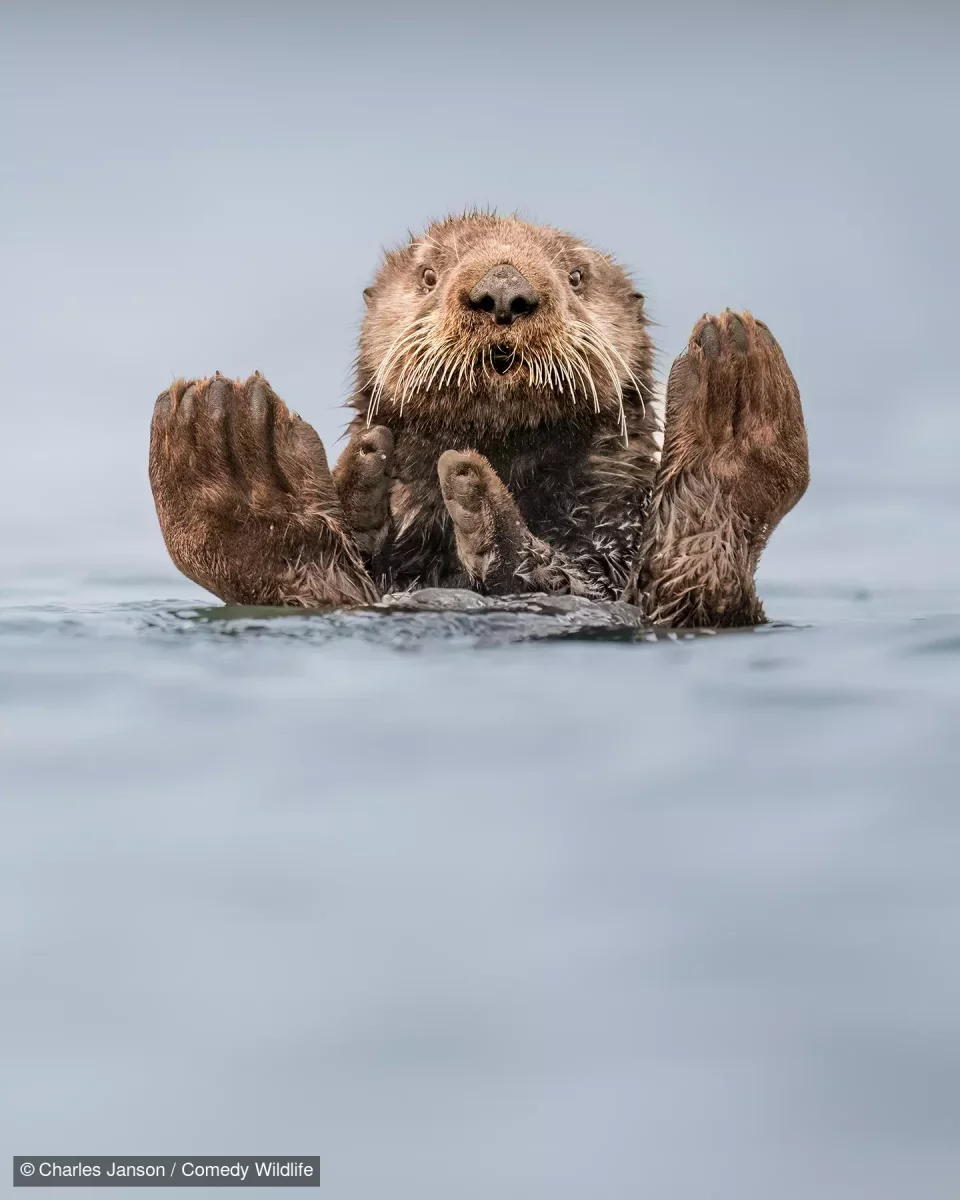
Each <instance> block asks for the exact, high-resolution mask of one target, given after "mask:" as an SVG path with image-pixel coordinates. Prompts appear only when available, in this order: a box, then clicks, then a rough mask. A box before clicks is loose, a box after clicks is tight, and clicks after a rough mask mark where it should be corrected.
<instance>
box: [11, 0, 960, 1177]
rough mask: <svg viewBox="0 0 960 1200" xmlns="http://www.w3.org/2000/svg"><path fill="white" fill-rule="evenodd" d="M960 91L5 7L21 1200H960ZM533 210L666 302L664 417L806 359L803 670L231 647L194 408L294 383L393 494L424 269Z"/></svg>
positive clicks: (820, 49) (935, 38)
mask: <svg viewBox="0 0 960 1200" xmlns="http://www.w3.org/2000/svg"><path fill="white" fill-rule="evenodd" d="M957 35H958V28H957V17H956V15H955V14H953V13H948V11H947V7H946V5H944V6H942V8H938V7H934V6H933V5H922V4H921V5H912V6H910V7H909V9H907V10H904V9H902V8H898V9H896V10H894V9H893V8H892V7H891V8H884V7H883V6H874V7H873V8H871V9H869V10H868V9H867V8H866V7H861V8H854V7H851V6H849V5H846V6H844V5H840V6H833V5H830V6H828V5H825V4H824V5H820V6H818V5H813V6H810V5H806V6H800V5H794V6H790V7H789V8H787V7H786V6H779V7H777V8H771V7H770V6H766V7H764V6H760V5H757V6H754V7H748V6H739V7H738V6H737V5H730V4H724V5H719V4H718V5H715V6H706V5H692V6H691V5H683V6H682V7H681V6H667V5H663V6H658V7H657V8H653V9H650V8H645V7H638V6H635V5H634V6H630V7H628V6H626V5H623V6H620V7H616V6H613V5H609V4H603V3H590V4H584V5H583V6H582V7H580V8H578V9H574V8H571V7H565V6H562V5H558V6H551V7H549V8H547V7H538V8H534V7H528V6H523V5H519V4H517V5H509V6H507V5H499V4H496V3H489V4H484V5H472V6H470V8H464V7H459V6H454V5H451V6H448V7H442V8H441V7H439V6H433V7H428V6H423V5H416V4H414V5H404V6H395V7H391V8H387V7H386V6H364V5H354V6H352V7H347V8H339V9H337V10H336V11H333V10H329V11H325V10H322V9H320V8H319V7H314V8H311V7H309V6H306V5H289V4H283V3H273V4H270V5H258V6H252V5H249V6H248V5H244V4H235V5H230V6H229V7H227V6H203V5H200V6H197V5H191V6H189V7H187V6H178V5H176V4H169V3H166V4H163V5H160V4H156V5H124V6H116V7H113V8H107V7H104V6H98V5H94V4H88V3H84V4H72V5H66V4H62V5H54V4H43V3H34V4H29V5H28V4H19V5H17V4H11V3H9V2H8V3H2V4H0V218H2V220H0V284H2V286H0V366H2V374H0V411H2V414H3V431H2V435H0V552H2V557H0V564H2V575H0V977H2V979H3V983H2V985H0V1154H12V1153H13V1152H14V1150H16V1151H17V1152H18V1153H33V1152H36V1151H40V1152H56V1153H57V1154H73V1153H77V1154H81V1153H86V1154H89V1153H103V1152H105V1153H124V1154H136V1153H140V1154H150V1153H194V1152H202V1153H206V1154H210V1153H215V1154H219V1153H248V1154H249V1153H255V1154H259V1153H270V1152H278V1151H279V1152H282V1153H286V1152H288V1151H290V1150H295V1151H297V1152H298V1153H302V1154H307V1153H313V1154H319V1155H321V1157H322V1158H323V1160H324V1163H325V1170H326V1175H325V1185H326V1189H327V1193H328V1194H329V1195H330V1196H331V1197H338V1198H347V1200H372V1198H373V1197H382V1196H387V1195H389V1196H398V1197H418V1198H419V1200H434V1198H436V1200H450V1198H451V1197H469V1198H472V1197H476V1198H477V1200H480V1198H483V1200H487V1198H489V1197H491V1196H505V1197H513V1196H516V1197H523V1198H524V1200H541V1198H542V1200H547V1198H549V1200H566V1198H568V1197H569V1198H570V1200H573V1198H576V1200H581V1198H582V1197H584V1196H596V1197H598V1200H608V1198H609V1200H621V1198H622V1200H626V1198H627V1197H636V1196H641V1195H649V1196H652V1197H660V1196H663V1197H670V1198H671V1200H703V1198H704V1197H708V1196H709V1197H730V1198H731V1200H733V1198H736V1200H745V1198H749V1200H753V1198H754V1197H755V1198H756V1200H767V1198H768V1197H770V1196H777V1197H779V1198H781V1200H808V1198H809V1197H810V1196H814V1195H815V1196H817V1197H818V1198H820V1200H862V1197H864V1196H870V1197H871V1198H872V1200H903V1197H905V1196H909V1197H917V1198H920V1200H927V1198H928V1197H929V1200H942V1198H943V1197H944V1196H947V1195H951V1194H956V1191H957V1186H958V1183H960V1141H958V1138H957V1114H958V1113H960V1054H958V1043H957V1032H956V1031H957V1013H958V1012H960V971H958V968H957V962H958V957H957V953H956V946H957V938H958V930H960V884H958V878H957V862H958V861H960V822H958V819H957V813H956V802H955V796H956V792H957V788H956V779H957V772H958V767H960V757H958V748H957V732H956V731H957V728H958V720H960V703H958V696H960V688H958V663H960V558H958V555H957V551H956V546H957V540H958V539H957V532H956V531H957V524H958V515H960V513H958V508H960V485H958V479H957V471H956V458H957V441H958V432H960V415H958V413H960V405H958V399H960V397H958V394H957V386H956V382H955V366H954V359H955V357H956V349H955V347H956V334H955V328H956V317H955V311H954V310H955V295H956V290H957V289H956V280H957V277H958V268H960V262H958V246H957V237H956V219H957V213H958V211H960V205H958V199H960V194H958V193H960V186H958V184H960V179H958V165H957V154H956V128H955V126H956V114H957V112H958V108H960V71H958V69H957V57H958V55H957V46H958V37H957ZM486 204H491V205H498V206H500V207H502V208H503V209H506V210H510V209H513V208H517V209H519V210H520V211H521V212H522V213H524V214H526V215H528V216H530V217H532V218H535V219H538V220H544V221H548V222H553V223H556V224H559V225H562V226H566V227H569V228H570V229H572V230H574V231H575V232H576V233H577V234H579V235H581V236H583V237H584V238H586V239H588V240H592V241H593V242H594V243H596V244H597V245H599V246H602V247H604V248H606V249H610V250H612V251H614V252H615V253H616V254H617V255H618V256H619V257H620V258H621V259H622V260H623V261H624V262H625V263H627V264H628V265H629V266H630V267H631V269H632V270H633V271H634V272H635V276H636V278H637V281H638V283H639V285H640V286H641V288H642V289H643V290H644V291H645V292H646V293H647V295H648V298H649V309H650V312H651V314H652V315H653V316H654V317H655V318H656V319H657V321H658V322H659V323H660V327H659V329H658V331H657V333H658V337H659V343H660V345H661V347H662V350H663V357H662V359H661V364H662V365H663V366H664V367H666V366H667V365H668V363H669V360H670V358H671V357H672V355H673V354H674V353H676V352H677V351H678V350H680V349H681V348H682V346H683V344H684V341H685V339H686V336H687V334H688V332H689V329H690V328H691V326H692V325H693V323H694V321H695V320H696V319H697V317H698V316H699V315H700V314H701V313H702V312H703V311H704V310H708V309H711V310H716V309H718V308H722V307H724V306H726V305H728V304H729V305H732V306H741V305H747V306H749V307H750V308H751V309H752V310H753V311H755V312H756V313H757V315H759V316H761V317H763V318H764V319H765V320H767V321H768V322H769V323H770V325H771V326H772V328H773V329H774V331H775V332H776V334H777V335H778V337H779V339H780V340H781V342H782V344H783V345H784V347H785V349H786V351H787V353H788V357H789V359H790V361H791V364H792V365H793V367H794V370H795V373H796V375H797V378H798V381H799V383H800V386H801V390H802V392H803V397H804V405H805V411H806V413H807V417H808V423H809V429H810V440H811V453H812V459H813V484H812V486H811V490H810V492H809V494H808V496H807V497H806V498H805V499H804V501H803V502H802V504H801V505H800V507H799V508H798V509H797V510H796V511H795V512H794V513H792V514H791V515H790V517H789V518H788V519H787V520H786V522H785V523H784V525H783V527H782V528H781V529H780V530H779V531H778V532H777V534H776V536H775V538H774V540H773V543H772V545H771V546H770V548H769V550H768V552H767V554H766V555H765V558H764V562H763V564H762V567H761V573H760V579H761V590H762V593H763V595H764V597H765V599H766V601H767V606H768V610H769V612H770V614H771V615H772V616H773V617H775V618H777V619H778V620H781V621H786V622H791V623H793V624H795V625H798V626H801V627H802V628H797V629H791V630H777V629H773V630H768V631H767V632H766V633H760V634H749V633H748V634H742V635H735V636H725V637H717V638H712V639H710V638H707V639H703V640H701V641H695V642H689V643H687V642H679V643H676V644H674V643H671V642H663V643H658V644H656V645H647V644H643V645H638V646H615V645H596V644H591V643H582V642H581V643H567V644H562V645H550V646H514V647H504V648H498V649H486V650H483V651H482V652H481V651H478V650H475V649H474V648H473V647H474V643H475V641H476V634H477V631H476V630H475V629H474V630H473V631H472V632H471V630H468V629H463V630H460V631H459V633H460V636H459V637H456V638H452V639H449V640H441V639H440V637H439V636H437V637H436V638H434V639H433V640H431V639H424V638H422V637H420V636H419V635H417V634H416V631H414V632H413V634H411V635H410V637H409V638H408V639H407V640H406V643H405V644H407V645H409V646H411V647H412V648H413V649H412V650H411V652H410V653H406V654H404V653H399V652H398V651H397V649H396V643H397V641H398V640H401V641H402V640H403V638H401V637H400V635H399V634H396V636H394V634H384V633H382V632H381V633H379V634H378V633H377V629H375V628H374V626H373V625H371V624H370V623H367V624H366V625H364V624H363V623H362V622H358V621H353V620H351V619H350V618H344V619H343V620H341V621H339V622H337V621H335V620H333V619H330V620H328V619H325V618H321V617H314V618H310V619H306V620H289V619H284V620H279V621H272V622H266V621H264V622H259V623H257V622H254V623H252V624H250V623H247V624H244V623H243V622H238V621H227V620H223V619H220V617H217V619H207V618H205V617H203V615H202V614H201V615H200V616H195V615H194V614H193V610H194V609H195V607H196V605H197V603H206V602H208V601H209V598H204V596H203V594H202V593H200V592H199V590H198V589H197V588H195V587H194V586H193V585H192V584H190V583H188V582H187V581H185V580H183V579H182V578H181V577H180V576H179V575H178V574H177V573H176V572H175V571H174V569H173V567H172V566H171V565H170V563H169V561H168V560H167V557H166V554H165V552H164V549H163V545H162V542H161V539H160V536H159V532H158V530H157V527H156V520H155V517H154V514H153V510H152V504H151V499H150V495H149V489H148V486H147V480H146V446H147V427H148V421H149V415H150V408H151V404H152V401H153V398H154V397H155V396H156V394H157V393H158V392H159V391H161V390H162V389H163V388H164V387H165V386H166V385H167V384H168V383H169V381H170V380H171V379H172V378H173V377H174V376H175V375H176V374H191V373H206V372H209V371H212V370H216V369H221V370H223V371H225V372H230V373H235V374H239V375H244V374H246V373H247V372H249V371H250V370H252V369H253V368H260V369H262V370H263V371H264V372H265V373H266V374H267V375H268V377H269V378H270V379H271V381H272V382H273V383H274V385H275V386H276V387H277V388H278V390H279V391H280V392H281V394H282V395H284V397H285V398H286V399H287V400H288V401H289V402H290V403H291V404H292V405H293V406H295V407H296V408H297V409H299V410H300V411H301V412H302V413H303V414H304V415H305V416H307V417H308V418H310V419H312V420H314V422H315V423H316V425H317V427H318V428H319V430H320V431H321V433H322V435H323V436H324V438H325V439H326V441H327V444H328V448H329V449H330V450H331V452H332V453H336V446H335V439H336V436H337V433H338V430H339V428H340V425H341V422H342V418H343V413H342V411H340V410H339V408H338V405H339V404H340V403H342V401H343V399H344V398H345V396H346V395H347V393H348V388H349V378H350V364H351V357H352V343H353V341H354V338H355V335H356V331H357V327H358V323H359V320H360V317H361V311H362V302H361V290H362V288H363V286H364V285H365V284H366V283H368V282H369V280H370V278H371V276H372V273H373V271H374V269H375V266H376V262H377V258H378V255H379V252H380V246H381V245H382V244H391V243H394V242H396V241H398V240H400V239H401V238H403V237H404V236H405V231H406V229H407V227H408V226H409V227H413V228H419V227H422V224H423V222H424V221H425V220H426V219H427V218H429V217H431V216H435V215H442V214H444V213H445V212H447V211H448V210H451V209H453V210H456V209H460V208H462V207H465V206H472V205H486ZM208 616H209V614H208ZM377 628H379V629H381V630H382V629H385V628H389V629H390V630H393V631H394V633H395V632H396V630H397V629H398V628H400V627H398V626H396V625H392V626H389V627H386V626H379V627H377ZM401 632H402V631H401ZM404 636H405V635H404ZM0 1178H2V1176H0Z"/></svg>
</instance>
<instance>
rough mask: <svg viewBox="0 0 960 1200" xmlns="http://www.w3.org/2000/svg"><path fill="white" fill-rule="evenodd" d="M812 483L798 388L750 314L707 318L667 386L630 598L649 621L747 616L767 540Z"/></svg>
mask: <svg viewBox="0 0 960 1200" xmlns="http://www.w3.org/2000/svg"><path fill="white" fill-rule="evenodd" d="M808 481H809V464H808V456H807V436H806V430H805V428H804V423H803V413H802V410H801V407H800V393H799V390H798V388H797V385H796V382H795V380H794V378H793V375H792V373H791V371H790V368H789V367H788V366H787V362H786V359H785V358H784V356H783V352H782V350H781V349H780V347H779V345H778V344H777V341H776V339H775V338H774V336H773V334H772V333H771V332H770V330H769V329H768V328H767V326H766V325H764V324H763V323H762V322H760V321H757V320H755V319H754V318H753V317H752V316H750V314H749V313H742V314H737V313H734V312H731V311H730V310H729V309H728V310H727V311H726V312H725V313H723V314H721V315H720V316H719V317H713V316H704V317H703V318H702V319H701V320H700V321H699V322H698V323H697V325H696V327H695V328H694V331H693V334H692V336H691V338H690V342H689V344H688V346H687V349H686V351H685V352H684V353H683V354H681V355H680V357H679V358H677V360H676V361H675V362H674V364H673V367H672V369H671V371H670V378H669V381H668V384H667V401H666V435H665V441H664V448H663V457H662V462H661V468H660V473H659V476H658V479H657V488H656V492H655V495H654V503H653V505H652V507H651V513H650V518H649V524H648V527H647V532H646V538H645V546H644V551H643V555H642V559H641V561H642V567H641V570H640V572H639V573H638V576H637V577H636V579H635V581H634V583H633V585H632V587H631V588H629V589H628V592H627V596H626V598H627V599H630V600H632V601H633V602H634V603H637V604H640V605H641V606H642V607H643V608H644V610H645V612H646V614H647V616H648V617H649V618H650V619H651V620H652V621H654V622H657V623H661V624H671V625H752V624H757V623H759V622H760V621H762V620H763V619H764V615H763V608H762V605H761V604H760V601H759V600H758V599H757V595H756V591H755V588H754V582H753V576H754V572H755V570H756V566H757V562H758V560H759V558H760V554H761V553H762V551H763V548H764V547H765V545H766V544H767V540H768V539H769V537H770V534H771V533H772V532H773V530H774V529H775V527H776V526H777V524H778V523H779V522H780V520H781V519H782V518H783V517H784V516H785V515H786V513H788V512H789V511H790V509H791V508H792V507H793V506H794V505H795V504H796V502H797V501H798V500H799V499H800V497H801V496H802V495H803V493H804V491H805V490H806V488H807V483H808Z"/></svg>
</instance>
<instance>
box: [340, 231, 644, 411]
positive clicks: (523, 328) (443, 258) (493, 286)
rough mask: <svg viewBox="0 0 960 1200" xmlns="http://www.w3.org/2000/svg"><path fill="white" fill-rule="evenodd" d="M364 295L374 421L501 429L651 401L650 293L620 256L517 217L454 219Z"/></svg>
mask: <svg viewBox="0 0 960 1200" xmlns="http://www.w3.org/2000/svg"><path fill="white" fill-rule="evenodd" d="M365 297H366V299H367V304H368V310H367V314H366V318H365V320H364V324H363V329H362V332H361V335H360V356H359V382H358V391H359V397H358V398H359V399H360V401H361V404H362V403H363V401H366V411H367V414H368V417H369V418H370V419H371V420H373V419H374V418H376V419H377V420H380V421H385V422H387V423H394V422H409V423H411V424H414V425H417V426H420V427H430V426H434V427H437V426H443V427H448V428H449V427H451V426H467V427H471V428H481V429H488V430H493V431H503V430H506V429H509V428H516V427H531V426H535V425H539V424H542V423H544V422H550V423H564V422H578V421H579V422H584V421H592V422H594V423H596V422H597V421H598V420H601V421H602V420H608V421H615V422H619V424H620V425H621V426H624V423H625V418H624V403H625V401H626V402H627V403H639V402H640V401H639V394H640V392H641V390H645V388H646V386H647V385H648V382H649V371H650V365H651V347H650V342H649V338H648V337H647V333H646V320H645V317H644V314H643V298H642V297H641V296H639V295H638V293H636V292H635V291H634V290H633V286H632V284H631V282H630V279H629V277H628V276H627V274H626V272H624V271H623V270H622V269H621V268H620V267H619V266H617V265H616V264H615V263H614V262H613V261H612V259H610V258H608V257H607V256H606V255H603V254H600V253H598V252H597V251H595V250H591V249H590V248H589V247H587V246H585V245H583V244H582V243H581V242H579V241H577V239H576V238H573V237H571V236H570V235H568V234H565V233H561V232H559V231H558V230H555V229H551V228H549V227H547V226H539V225H530V224H527V223H526V222H524V221H520V220H518V219H516V218H501V217H496V216H492V215H479V214H478V215H472V216H465V217H459V218H448V219H447V220H445V221H441V222H438V223H437V224H434V225H432V226H430V228H429V229H428V230H427V232H426V233H425V234H424V235H423V236H422V237H419V238H413V239H411V241H410V242H409V243H408V244H407V245H406V246H404V247H402V248H401V249H399V250H394V251H392V252H390V253H389V254H387V256H386V258H385V260H384V262H383V265H382V266H381V268H380V271H379V273H378V275H377V278H376V280H375V282H374V284H373V286H372V287H370V288H368V289H367V291H366V293H365Z"/></svg>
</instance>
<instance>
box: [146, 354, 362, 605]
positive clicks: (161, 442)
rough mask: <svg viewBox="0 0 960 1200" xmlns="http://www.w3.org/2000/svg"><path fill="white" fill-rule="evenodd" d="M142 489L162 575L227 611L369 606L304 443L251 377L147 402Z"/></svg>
mask: <svg viewBox="0 0 960 1200" xmlns="http://www.w3.org/2000/svg"><path fill="white" fill-rule="evenodd" d="M150 482H151V486H152V488H153V495H154V499H155V501H156V506H157V514H158V516H159V518H160V527H161V529H162V531H163V537H164V541H165V542H166V544H167V549H168V550H169V552H170V556H171V557H172V559H173V561H174V563H175V564H176V565H177V567H179V569H180V570H181V571H182V572H183V573H184V574H185V575H187V576H188V577H189V578H190V579H193V580H194V581H195V582H196V583H198V584H200V586H201V587H204V588H206V589H207V590H208V591H211V592H213V593H214V595H216V596H219V597H220V598H221V599H222V600H225V601H227V602H228V603H235V604H292V605H299V606H306V607H313V606H322V605H331V604H363V603H370V602H373V601H375V600H376V599H377V598H378V594H377V590H376V588H375V587H374V584H373V581H372V580H371V578H370V576H369V575H368V573H367V571H366V570H365V568H364V565H363V563H362V561H361V559H360V555H359V554H358V552H357V549H356V547H355V546H354V544H353V542H352V540H351V538H350V536H349V534H348V532H347V530H346V527H345V518H344V513H343V509H342V506H341V504H340V501H339V499H338V497H337V491H336V488H335V486H334V482H333V479H332V477H331V475H330V471H329V469H328V467H327V459H326V454H325V453H324V449H323V445H322V443H321V441H320V439H319V437H318V436H317V434H316V432H315V431H314V430H313V429H312V428H311V426H310V425H308V424H307V423H306V422H305V421H303V420H301V419H300V417H298V416H297V415H296V414H295V413H291V412H290V410H289V409H288V408H287V406H286V405H285V404H284V403H283V401H282V400H281V399H280V398H279V397H278V396H277V395H276V394H275V393H274V392H273V390H272V389H271V387H270V385H269V384H268V383H267V381H266V380H265V379H263V378H262V376H260V375H259V374H258V375H254V376H253V377H251V378H250V379H248V380H247V381H246V383H241V382H240V381H239V380H231V379H225V378H224V377H223V376H221V375H219V373H218V374H217V375H216V376H215V377H214V378H212V379H201V380H194V381H192V382H187V381H185V380H177V382H176V383H174V384H173V386H172V387H170V388H169V389H168V390H167V391H166V392H164V393H163V394H162V395H161V396H160V397H159V398H158V400H157V402H156V405H155V407H154V415H153V423H152V425H151V433H150Z"/></svg>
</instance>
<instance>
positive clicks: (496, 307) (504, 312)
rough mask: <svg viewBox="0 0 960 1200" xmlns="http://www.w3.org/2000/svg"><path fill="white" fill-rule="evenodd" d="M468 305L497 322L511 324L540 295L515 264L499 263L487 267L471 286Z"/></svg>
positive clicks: (535, 302) (538, 298) (530, 309)
mask: <svg viewBox="0 0 960 1200" xmlns="http://www.w3.org/2000/svg"><path fill="white" fill-rule="evenodd" d="M468 298H469V301H470V307H471V308H475V309H478V310H479V311H480V312H488V313H491V314H492V315H493V319H494V321H495V322H496V324H497V325H512V324H513V323H514V321H515V320H516V319H517V317H525V316H528V315H529V314H530V313H532V312H533V311H534V309H535V308H536V307H537V305H538V304H539V303H540V297H539V296H538V295H537V293H536V292H535V291H534V289H533V288H532V287H531V286H530V284H529V283H528V282H527V280H526V279H524V277H523V276H522V275H521V274H520V272H519V271H518V270H517V268H516V267H511V266H510V265H509V263H502V264H501V265H500V266H499V267H494V268H493V269H492V270H490V271H488V272H487V273H486V275H484V277H483V278H482V279H481V280H480V282H479V283H478V284H477V285H476V286H475V287H473V288H472V289H471V290H470V293H469V297H468Z"/></svg>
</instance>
